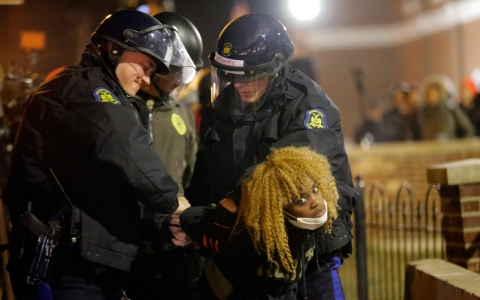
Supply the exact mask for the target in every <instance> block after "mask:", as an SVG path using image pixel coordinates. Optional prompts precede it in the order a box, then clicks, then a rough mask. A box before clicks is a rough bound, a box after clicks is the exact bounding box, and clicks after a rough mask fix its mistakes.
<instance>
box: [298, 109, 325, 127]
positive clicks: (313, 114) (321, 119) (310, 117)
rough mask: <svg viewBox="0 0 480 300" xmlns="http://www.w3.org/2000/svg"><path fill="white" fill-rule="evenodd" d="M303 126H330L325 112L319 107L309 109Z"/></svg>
mask: <svg viewBox="0 0 480 300" xmlns="http://www.w3.org/2000/svg"><path fill="white" fill-rule="evenodd" d="M303 126H305V128H307V129H314V128H328V125H327V118H326V116H325V113H324V112H323V111H322V110H320V109H319V108H314V109H310V110H307V112H306V113H305V120H304V121H303Z"/></svg>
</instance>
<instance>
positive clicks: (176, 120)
mask: <svg viewBox="0 0 480 300" xmlns="http://www.w3.org/2000/svg"><path fill="white" fill-rule="evenodd" d="M171 120H172V125H173V127H174V128H175V130H177V132H178V134H179V135H184V134H185V132H187V125H185V122H184V121H183V119H182V117H180V116H179V115H177V114H176V113H173V114H172V118H171Z"/></svg>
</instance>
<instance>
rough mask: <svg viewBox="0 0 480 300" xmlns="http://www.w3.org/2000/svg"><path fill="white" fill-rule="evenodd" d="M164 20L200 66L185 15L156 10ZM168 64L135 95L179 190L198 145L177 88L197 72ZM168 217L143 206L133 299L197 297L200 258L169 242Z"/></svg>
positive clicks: (198, 43)
mask: <svg viewBox="0 0 480 300" xmlns="http://www.w3.org/2000/svg"><path fill="white" fill-rule="evenodd" d="M154 18H156V19H157V20H159V21H160V22H161V23H162V24H164V25H170V26H175V28H176V29H177V31H178V35H179V37H180V38H181V40H182V42H183V44H184V46H185V48H186V49H187V51H188V54H189V56H190V57H191V59H192V61H193V62H194V64H195V67H196V68H201V67H202V66H203V61H202V58H201V57H202V51H203V44H202V37H201V35H200V33H199V32H198V30H197V28H196V27H195V26H194V25H193V23H192V22H190V21H189V20H188V19H187V18H185V17H184V16H182V15H180V14H177V13H173V12H161V13H159V14H156V15H154ZM176 68H177V67H176V66H174V65H173V64H170V70H171V72H170V73H169V74H156V75H154V76H153V77H152V82H151V84H150V85H145V84H144V85H142V86H141V88H140V91H139V93H138V94H137V95H136V98H137V99H138V100H139V101H140V102H142V103H143V104H146V105H147V106H148V107H149V108H150V111H149V113H150V122H149V126H148V129H149V131H150V133H151V134H152V138H153V148H154V149H155V151H156V152H157V153H158V154H159V155H160V157H161V158H162V160H163V162H164V163H165V167H166V170H167V172H168V173H169V174H170V176H172V178H173V179H174V180H175V182H176V183H177V184H178V186H179V191H178V195H180V196H183V193H184V192H183V191H184V187H185V186H188V184H189V182H190V178H191V176H192V173H193V167H194V164H195V155H196V151H197V137H196V128H195V118H194V116H193V113H192V111H191V110H190V108H189V107H187V106H186V105H185V104H184V103H182V102H181V101H179V100H177V97H176V95H177V94H178V91H177V90H178V89H181V88H184V87H186V85H188V84H189V83H190V82H191V80H192V79H193V78H194V76H195V69H189V70H185V69H184V72H183V75H185V74H184V73H185V71H188V72H189V76H183V77H180V76H179V75H180V74H182V73H180V72H175V70H176ZM169 222H170V218H169V217H164V216H163V215H161V214H159V213H155V212H154V211H152V210H149V209H145V210H144V217H143V220H142V243H141V247H140V252H139V257H138V259H137V260H136V261H135V264H134V266H135V267H134V269H133V271H132V273H131V276H129V284H128V295H129V296H131V297H132V298H134V299H139V300H141V299H154V298H156V297H158V296H159V295H161V297H162V299H188V300H193V299H196V298H197V297H198V291H197V288H196V281H197V279H198V277H199V276H200V273H201V271H202V269H203V259H202V258H201V257H200V255H199V254H198V253H197V252H196V251H195V250H194V249H192V248H189V247H186V248H179V247H176V246H175V245H173V244H172V242H171V238H172V237H171V233H170V230H169V229H168V223H169Z"/></svg>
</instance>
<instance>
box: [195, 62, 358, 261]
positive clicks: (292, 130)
mask: <svg viewBox="0 0 480 300" xmlns="http://www.w3.org/2000/svg"><path fill="white" fill-rule="evenodd" d="M228 88H231V89H233V88H234V87H233V85H232V84H231V85H230V86H229V87H227V88H226V89H228ZM219 97H222V95H220V96H219ZM218 100H220V101H221V99H218ZM218 100H217V101H218ZM289 145H294V146H311V147H313V148H314V149H315V150H316V151H317V152H319V153H321V154H323V155H325V156H326V157H327V158H328V160H329V162H330V164H331V170H332V173H333V176H334V177H335V179H336V181H337V182H338V183H339V184H338V187H339V188H338V190H339V195H341V199H339V204H340V206H341V211H340V217H339V218H338V219H337V220H335V222H334V224H333V233H332V234H331V235H329V236H327V237H326V241H325V243H321V244H322V247H323V249H319V251H321V252H331V251H334V250H337V249H339V248H341V247H342V246H344V245H346V244H347V243H348V242H349V241H350V240H351V238H352V235H351V233H350V229H351V227H352V224H351V222H350V216H351V213H352V207H353V205H354V201H355V197H356V196H357V195H358V194H357V193H356V192H355V191H354V190H353V183H352V175H351V171H350V165H349V162H348V157H347V154H346V151H345V147H344V140H343V133H342V127H341V123H340V113H339V110H338V108H337V107H336V106H335V104H334V103H333V101H332V100H331V99H330V98H329V97H328V96H327V95H326V93H325V92H324V91H323V90H322V89H321V88H320V87H319V86H318V85H317V84H316V83H315V82H314V81H313V80H311V79H310V78H308V77H307V76H306V75H304V74H303V73H301V72H300V71H298V70H292V68H291V67H290V66H289V65H287V66H285V67H284V68H283V69H282V70H281V72H280V73H279V76H278V77H277V78H276V79H275V80H274V82H273V83H272V87H271V89H270V91H269V92H268V95H267V97H266V99H265V102H264V104H263V105H262V106H261V107H260V108H259V109H258V110H257V111H255V112H250V113H247V114H245V115H243V116H241V117H237V116H234V115H231V114H226V113H220V112H219V111H216V110H213V109H211V110H209V111H208V113H207V114H206V115H205V116H204V117H203V118H202V123H201V128H200V143H199V149H198V152H197V160H196V164H195V168H194V174H193V178H192V181H191V185H190V187H189V188H188V189H187V191H186V197H187V199H189V201H190V203H191V204H192V205H199V204H206V203H216V202H218V201H220V200H221V199H223V198H224V197H225V195H226V194H227V193H228V192H230V191H231V190H232V189H234V187H235V185H236V181H237V180H238V179H239V178H241V176H242V174H243V173H244V172H245V171H246V170H247V169H248V168H249V167H252V166H254V165H256V164H257V163H260V162H262V161H264V160H265V158H266V156H267V155H268V153H269V152H270V149H271V148H280V147H283V146H289Z"/></svg>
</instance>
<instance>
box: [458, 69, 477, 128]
mask: <svg viewBox="0 0 480 300" xmlns="http://www.w3.org/2000/svg"><path fill="white" fill-rule="evenodd" d="M460 107H461V108H462V109H463V110H464V111H465V112H466V113H467V115H468V117H469V118H470V121H471V122H472V124H473V126H474V127H475V134H476V135H477V136H480V94H479V93H478V87H477V85H476V84H475V82H474V81H473V79H472V78H471V77H466V78H464V79H463V80H462V82H461V84H460Z"/></svg>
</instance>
